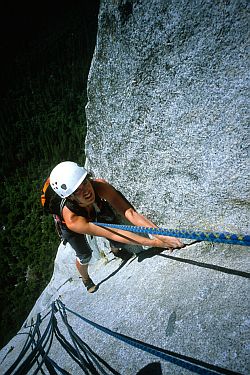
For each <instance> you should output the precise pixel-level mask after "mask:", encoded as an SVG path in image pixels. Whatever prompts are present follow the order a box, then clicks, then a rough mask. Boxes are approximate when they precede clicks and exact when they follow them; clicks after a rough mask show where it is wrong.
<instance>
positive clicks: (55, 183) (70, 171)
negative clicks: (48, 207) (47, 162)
mask: <svg viewBox="0 0 250 375" xmlns="http://www.w3.org/2000/svg"><path fill="white" fill-rule="evenodd" d="M87 174H88V172H87V171H86V169H85V168H83V167H80V165H78V164H76V163H74V162H73V161H63V162H62V163H60V164H58V165H57V166H56V167H55V168H54V169H53V170H52V172H51V174H50V185H51V187H52V189H53V190H54V191H55V192H56V193H57V194H58V195H59V196H60V197H61V198H67V197H68V196H69V195H70V194H73V193H74V191H75V190H76V189H77V188H78V186H79V185H80V184H81V183H82V181H83V180H84V179H85V177H86V176H87Z"/></svg>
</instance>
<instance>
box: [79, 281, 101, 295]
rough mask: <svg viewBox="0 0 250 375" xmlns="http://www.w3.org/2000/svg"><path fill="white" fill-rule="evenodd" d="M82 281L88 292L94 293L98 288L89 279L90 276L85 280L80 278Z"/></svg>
mask: <svg viewBox="0 0 250 375" xmlns="http://www.w3.org/2000/svg"><path fill="white" fill-rule="evenodd" d="M82 282H83V284H84V286H85V288H86V289H87V291H88V292H89V293H94V292H95V291H96V290H97V289H98V286H97V285H95V283H94V282H93V280H91V278H89V279H88V280H86V281H85V280H82Z"/></svg>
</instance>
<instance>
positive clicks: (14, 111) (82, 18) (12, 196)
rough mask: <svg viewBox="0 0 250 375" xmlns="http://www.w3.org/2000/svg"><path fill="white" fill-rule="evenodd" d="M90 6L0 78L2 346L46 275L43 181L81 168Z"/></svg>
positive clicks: (50, 260) (48, 233)
mask: <svg viewBox="0 0 250 375" xmlns="http://www.w3.org/2000/svg"><path fill="white" fill-rule="evenodd" d="M89 3H90V2H89ZM76 4H78V5H77V6H76ZM87 4H88V2H87ZM91 4H92V5H91V6H89V5H87V6H86V3H85V2H79V3H78V2H77V3H75V4H74V5H73V6H71V7H68V9H67V12H64V13H63V12H61V15H60V17H58V18H57V20H56V22H51V27H50V29H48V30H47V32H46V33H43V34H41V33H40V34H39V38H36V39H35V40H32V41H31V42H30V43H29V44H28V45H26V48H25V49H24V48H23V49H22V50H21V51H20V52H19V54H18V55H17V56H16V57H15V59H14V60H13V61H12V63H10V64H6V67H5V70H3V69H2V72H1V73H2V82H4V83H5V84H3V85H2V88H1V89H2V91H3V93H2V96H1V112H0V119H1V120H0V121H1V139H0V141H1V147H0V149H1V153H2V155H1V161H2V163H1V175H2V178H1V183H0V192H1V197H2V199H1V211H0V212H1V217H0V220H1V237H0V241H1V246H0V257H1V262H0V294H1V296H0V301H1V306H0V309H1V323H0V324H1V328H0V332H1V335H0V336H1V339H0V340H1V341H0V346H1V347H3V346H4V345H5V344H6V343H7V342H8V341H9V340H10V338H11V337H13V336H14V335H15V334H16V332H17V331H18V330H19V329H20V328H21V325H22V323H23V322H24V320H25V319H26V317H27V315H28V314H29V312H30V310H31V308H32V307H33V305H34V303H35V301H36V299H37V298H38V297H39V295H40V294H41V292H42V291H43V290H44V288H45V287H46V285H47V284H48V282H49V280H50V278H51V276H52V272H53V267H54V258H55V255H56V252H57V249H58V245H59V241H60V240H59V237H58V236H57V233H56V231H55V227H54V224H53V219H52V217H50V216H46V215H44V212H43V209H42V206H41V203H40V195H41V188H42V185H43V181H44V180H45V179H46V177H47V176H48V175H49V173H50V171H51V169H52V168H53V167H54V166H55V165H56V164H57V163H59V162H61V161H63V160H72V161H77V162H79V163H84V140H85V133H86V118H85V111H84V107H85V105H86V103H87V93H86V86H87V76H88V71H89V67H90V63H91V59H92V55H93V51H94V47H95V41H96V29H97V14H98V7H99V4H98V1H93V2H92V1H91Z"/></svg>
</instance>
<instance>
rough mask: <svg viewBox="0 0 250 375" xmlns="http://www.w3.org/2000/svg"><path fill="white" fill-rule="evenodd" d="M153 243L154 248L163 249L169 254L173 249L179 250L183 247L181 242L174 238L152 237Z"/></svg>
mask: <svg viewBox="0 0 250 375" xmlns="http://www.w3.org/2000/svg"><path fill="white" fill-rule="evenodd" d="M153 241H154V243H155V244H154V246H155V247H163V248H164V249H169V250H170V251H171V252H172V251H173V249H180V248H182V247H183V246H184V244H183V242H182V241H180V240H179V239H178V238H176V237H168V236H154V239H153Z"/></svg>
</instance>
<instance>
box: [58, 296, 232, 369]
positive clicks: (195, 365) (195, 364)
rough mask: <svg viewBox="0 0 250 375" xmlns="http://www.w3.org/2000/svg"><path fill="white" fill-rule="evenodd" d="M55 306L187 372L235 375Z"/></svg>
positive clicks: (61, 303) (61, 305) (62, 306)
mask: <svg viewBox="0 0 250 375" xmlns="http://www.w3.org/2000/svg"><path fill="white" fill-rule="evenodd" d="M56 302H57V305H58V307H59V309H62V310H63V311H64V310H66V311H68V312H70V313H72V314H73V315H75V316H77V317H78V318H80V319H82V320H83V321H84V322H85V323H88V324H90V325H91V326H93V327H95V328H97V329H99V330H100V331H102V332H104V333H106V334H108V335H110V336H112V337H115V338H116V339H118V340H120V341H123V342H125V343H126V344H128V345H131V346H133V347H136V348H137V349H140V350H143V351H145V352H148V353H150V354H153V355H154V356H156V357H158V358H161V359H163V360H164V361H167V362H170V363H173V364H175V365H177V366H179V367H182V368H185V369H187V370H189V371H192V372H195V373H196V374H200V375H215V374H224V375H237V373H236V372H234V371H231V370H228V369H225V368H222V367H219V366H215V365H212V364H210V363H206V362H203V361H200V360H198V359H195V358H191V357H188V356H185V355H182V354H179V353H176V352H172V351H170V350H166V349H162V348H159V347H156V346H154V345H151V344H148V343H145V342H143V341H140V340H136V339H134V338H132V337H129V336H126V335H123V334H121V333H118V332H114V331H112V330H110V329H109V328H106V327H104V326H101V325H100V324H97V323H95V322H92V321H91V320H89V319H87V318H84V317H83V316H81V315H80V314H78V313H76V312H75V311H73V310H71V309H69V308H68V307H66V306H65V305H64V304H63V302H62V301H60V300H56Z"/></svg>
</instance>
